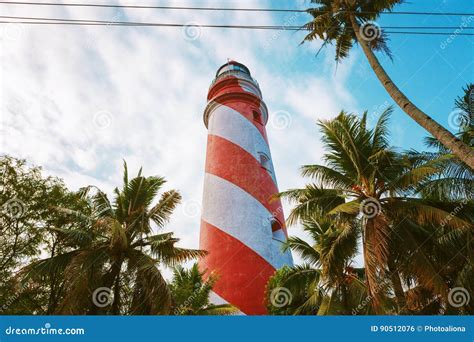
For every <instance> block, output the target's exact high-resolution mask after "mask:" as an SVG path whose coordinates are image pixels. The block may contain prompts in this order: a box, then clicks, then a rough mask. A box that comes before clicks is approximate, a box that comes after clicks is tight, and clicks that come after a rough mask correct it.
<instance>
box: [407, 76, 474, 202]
mask: <svg viewBox="0 0 474 342" xmlns="http://www.w3.org/2000/svg"><path fill="white" fill-rule="evenodd" d="M473 96H474V84H467V85H466V87H465V88H463V95H462V96H458V97H457V99H456V100H455V102H454V103H455V111H454V112H453V113H455V114H456V115H457V117H456V120H457V121H458V124H459V131H458V132H457V133H456V136H457V137H458V138H459V139H460V140H461V141H463V142H464V143H465V144H467V145H469V146H470V147H471V148H472V147H473V146H474V129H473V121H472V117H473V115H474V97H473ZM425 143H426V146H427V147H430V148H435V149H436V151H435V152H416V151H412V152H411V153H413V155H414V156H417V157H418V158H420V160H433V161H437V162H438V163H439V164H440V166H439V167H440V168H441V169H442V170H443V171H442V173H441V174H440V175H439V176H438V177H435V178H433V179H430V180H428V181H427V182H426V183H424V184H422V186H421V190H422V192H423V194H424V195H425V196H428V197H432V196H434V197H436V198H445V199H452V198H455V199H463V198H472V197H473V194H474V170H473V169H471V168H469V167H467V166H466V164H464V163H463V162H462V161H461V160H460V159H459V158H457V156H455V155H453V154H452V153H451V151H449V150H448V149H446V148H445V147H444V146H443V145H442V144H440V143H439V141H437V140H436V139H434V138H433V137H426V138H425Z"/></svg>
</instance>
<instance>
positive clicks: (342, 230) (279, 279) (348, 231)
mask: <svg viewBox="0 0 474 342" xmlns="http://www.w3.org/2000/svg"><path fill="white" fill-rule="evenodd" d="M352 221H353V222H354V220H352ZM302 224H303V230H304V231H305V232H306V233H307V235H309V236H310V237H311V240H312V241H311V242H306V241H305V240H303V239H301V238H299V237H294V236H293V237H290V238H289V239H288V240H287V242H286V243H285V244H284V249H285V250H287V249H292V250H293V251H294V252H295V253H298V254H300V256H301V257H302V259H303V260H304V264H303V265H296V266H292V267H285V268H283V269H281V270H279V271H278V272H277V273H276V274H275V276H273V277H272V278H271V280H270V281H269V285H268V287H267V307H268V311H269V312H270V313H273V314H285V315H288V314H294V315H312V314H318V315H350V314H366V313H370V312H371V307H370V306H369V305H359V304H360V303H362V302H363V301H364V298H367V291H366V288H365V284H364V280H363V278H364V270H363V269H358V268H354V267H352V266H351V262H352V260H353V258H354V257H355V255H356V253H357V241H358V238H359V234H360V229H358V228H357V227H353V226H352V223H351V222H349V221H348V222H346V224H343V223H340V222H338V220H337V219H335V218H334V217H328V216H326V215H323V214H322V213H318V214H316V215H314V216H313V217H312V218H308V219H304V220H303V222H302ZM279 289H280V290H279ZM282 289H286V290H282ZM278 291H280V292H282V293H280V295H283V291H287V292H288V293H289V294H290V296H291V300H289V299H288V300H287V303H285V304H286V305H280V304H279V302H278V301H277V299H278V298H277V297H278ZM380 292H381V291H380ZM384 292H385V291H384ZM272 299H273V300H272ZM389 301H390V300H389V299H388V297H387V299H386V300H385V302H386V304H385V305H386V306H387V310H389V308H388V304H389ZM281 304H283V303H281ZM392 305H393V304H392Z"/></svg>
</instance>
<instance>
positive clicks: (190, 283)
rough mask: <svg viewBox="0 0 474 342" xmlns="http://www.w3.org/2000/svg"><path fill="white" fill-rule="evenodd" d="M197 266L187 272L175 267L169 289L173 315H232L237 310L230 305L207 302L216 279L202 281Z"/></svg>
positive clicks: (201, 274)
mask: <svg viewBox="0 0 474 342" xmlns="http://www.w3.org/2000/svg"><path fill="white" fill-rule="evenodd" d="M203 274H204V273H202V272H200V271H199V268H198V265H197V264H194V265H193V266H192V267H191V268H190V269H189V270H186V269H184V268H183V267H182V266H176V267H175V268H174V272H173V281H172V282H171V284H170V289H171V293H172V297H173V310H172V313H173V314H174V315H232V314H235V313H237V312H238V311H239V310H238V309H237V308H236V307H234V306H232V305H230V304H221V305H215V304H211V303H210V301H209V295H210V293H211V290H212V287H213V286H214V284H215V282H216V280H217V278H216V277H214V276H211V277H209V278H208V279H207V280H205V281H204V280H203Z"/></svg>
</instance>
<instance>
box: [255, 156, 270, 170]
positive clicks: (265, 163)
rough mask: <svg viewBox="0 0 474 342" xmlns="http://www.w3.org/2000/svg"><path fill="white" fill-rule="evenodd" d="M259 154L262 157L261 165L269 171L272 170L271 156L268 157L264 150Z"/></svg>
mask: <svg viewBox="0 0 474 342" xmlns="http://www.w3.org/2000/svg"><path fill="white" fill-rule="evenodd" d="M258 156H259V158H260V165H261V166H262V167H263V168H264V169H265V170H267V171H268V172H271V168H270V158H268V156H267V155H266V154H265V153H263V152H259V153H258Z"/></svg>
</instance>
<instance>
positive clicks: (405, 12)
mask: <svg viewBox="0 0 474 342" xmlns="http://www.w3.org/2000/svg"><path fill="white" fill-rule="evenodd" d="M0 4H4V5H31V6H65V7H102V8H135V9H163V10H193V11H239V12H293V13H305V12H308V10H305V9H290V8H231V7H187V6H148V5H107V4H88V3H79V2H74V3H73V2H71V3H54V2H27V1H0ZM309 10H311V9H309ZM354 13H365V14H370V13H373V14H375V13H377V12H354ZM380 14H382V15H385V14H387V15H392V14H395V15H397V14H399V15H443V16H471V15H474V13H459V12H409V11H401V12H400V11H391V12H381V13H380Z"/></svg>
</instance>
